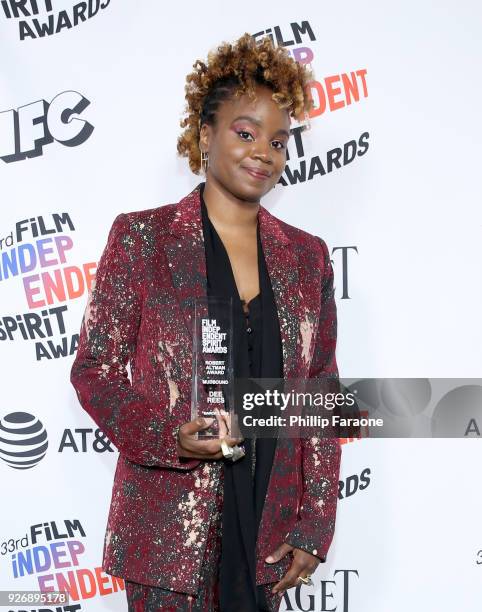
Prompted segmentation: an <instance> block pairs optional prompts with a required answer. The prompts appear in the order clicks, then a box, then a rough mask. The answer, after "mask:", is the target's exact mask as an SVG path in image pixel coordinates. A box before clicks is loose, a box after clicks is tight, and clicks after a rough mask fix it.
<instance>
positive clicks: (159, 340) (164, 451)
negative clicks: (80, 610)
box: [71, 185, 341, 594]
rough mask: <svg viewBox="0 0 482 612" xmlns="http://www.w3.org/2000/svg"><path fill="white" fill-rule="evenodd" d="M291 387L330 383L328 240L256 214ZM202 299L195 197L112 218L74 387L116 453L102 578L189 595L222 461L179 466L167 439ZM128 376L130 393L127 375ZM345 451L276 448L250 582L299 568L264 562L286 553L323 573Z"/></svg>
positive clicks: (313, 442)
mask: <svg viewBox="0 0 482 612" xmlns="http://www.w3.org/2000/svg"><path fill="white" fill-rule="evenodd" d="M258 220H259V226H260V236H261V242H262V246H263V251H264V255H265V260H266V265H267V269H268V272H269V276H270V279H271V284H272V287H273V292H274V297H275V301H276V306H277V309H278V317H279V322H280V331H281V339H282V350H283V360H284V377H285V378H309V377H311V378H314V377H321V376H322V375H324V374H326V373H329V374H332V375H334V376H337V375H338V370H337V363H336V358H335V348H336V330H337V322H336V306H335V300H334V294H333V269H332V266H331V262H330V257H329V253H328V249H327V246H326V244H325V242H324V241H323V240H321V239H320V238H318V237H317V236H313V235H311V234H309V233H307V232H305V231H302V230H301V229H298V228H296V227H293V226H291V225H288V224H287V223H284V222H283V221H281V220H280V219H278V218H276V217H275V216H273V215H272V214H271V213H270V212H268V210H267V209H266V208H264V207H263V206H262V205H261V206H260V208H259V212H258ZM205 295H206V264H205V252H204V242H203V232H202V219H201V202H200V194H199V185H198V186H197V187H196V188H195V189H194V190H193V191H192V192H191V193H190V194H188V195H187V196H185V197H184V198H182V199H181V200H180V202H178V203H175V204H167V205H165V206H160V207H158V208H153V209H148V210H143V211H136V212H129V213H122V214H119V215H118V216H117V217H116V218H115V220H114V222H113V225H112V227H111V229H110V232H109V237H108V241H107V245H106V247H105V249H104V251H103V253H102V256H101V258H100V261H99V264H98V268H97V273H96V277H95V281H94V283H93V286H92V287H91V289H90V292H89V296H88V300H87V306H86V309H85V313H84V316H83V319H82V324H81V330H80V339H79V346H78V351H77V354H76V358H75V361H74V363H73V366H72V370H71V382H72V385H73V386H74V388H75V390H76V392H77V396H78V399H79V402H80V404H81V406H82V407H83V408H84V409H85V410H86V411H87V412H88V414H89V415H90V416H91V417H92V418H93V420H94V421H95V423H96V424H97V425H98V427H99V428H101V429H102V431H103V432H105V433H106V434H107V435H108V437H109V439H110V440H111V441H112V442H113V443H114V445H115V446H116V447H117V449H118V450H119V456H118V461H117V466H116V471H115V477H114V484H113V489H112V500H111V505H110V511H109V516H108V521H107V529H106V533H105V540H104V549H103V569H104V570H105V571H106V572H107V573H109V574H111V575H115V576H121V577H123V578H125V579H128V580H132V581H135V582H141V583H144V584H148V585H153V586H158V587H162V588H168V589H173V590H176V591H182V592H186V593H191V594H195V593H196V592H197V588H198V581H199V573H200V565H201V562H202V559H203V553H204V550H205V546H206V535H207V530H208V526H209V522H210V516H211V513H212V512H213V511H214V500H215V493H216V490H217V486H218V482H219V477H220V470H221V469H222V462H221V461H203V460H199V459H181V458H179V457H178V456H177V453H176V441H175V438H174V436H173V430H174V428H175V426H176V425H180V424H182V423H185V422H186V421H190V420H191V405H190V395H191V367H192V363H191V359H192V323H193V310H194V308H193V298H194V297H195V296H205ZM128 363H130V370H131V378H132V382H131V381H130V379H129V377H128V373H127V370H126V366H127V364H128ZM340 455H341V447H340V444H339V440H338V438H336V439H326V438H325V439H318V438H309V439H308V438H306V439H303V438H301V439H292V438H291V439H290V438H279V439H278V443H277V447H276V452H275V456H274V462H273V468H272V472H271V476H270V480H269V485H268V490H267V494H266V500H265V505H264V510H263V515H262V518H261V524H260V528H259V535H258V542H257V546H256V553H257V562H256V582H257V584H264V583H268V582H275V581H277V580H279V579H281V577H282V576H283V575H284V574H285V572H286V571H287V569H288V568H289V566H290V564H291V561H292V559H293V555H292V553H288V555H286V556H285V557H284V558H283V559H282V560H280V561H279V562H277V563H275V564H268V563H266V562H265V561H264V559H265V558H266V556H267V555H268V554H269V553H271V552H272V551H274V550H275V549H276V548H277V547H278V546H279V545H280V544H282V543H283V541H286V542H288V543H289V544H291V545H293V546H295V547H298V548H302V549H304V550H307V551H308V552H310V553H312V554H314V555H316V556H318V557H319V558H320V559H321V560H322V561H324V560H325V557H326V554H327V552H328V549H329V547H330V544H331V541H332V538H333V534H334V529H335V515H336V504H337V491H338V477H339V467H340Z"/></svg>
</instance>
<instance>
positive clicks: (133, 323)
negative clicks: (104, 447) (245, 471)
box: [70, 213, 200, 470]
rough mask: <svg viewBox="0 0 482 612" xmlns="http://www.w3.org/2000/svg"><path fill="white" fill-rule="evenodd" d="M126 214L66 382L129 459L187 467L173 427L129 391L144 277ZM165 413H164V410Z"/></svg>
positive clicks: (118, 222)
mask: <svg viewBox="0 0 482 612" xmlns="http://www.w3.org/2000/svg"><path fill="white" fill-rule="evenodd" d="M133 245H134V238H133V236H131V235H130V233H129V223H128V217H127V215H126V214H124V213H121V214H120V215H118V216H117V217H116V218H115V219H114V222H113V224H112V227H111V229H110V232H109V236H108V239H107V245H106V246H105V248H104V251H103V253H102V255H101V258H100V260H99V263H98V267H97V272H96V276H95V279H94V282H93V285H92V287H91V289H90V291H89V295H88V300H87V306H86V308H85V311H84V315H83V318H82V323H81V329H80V337H79V344H78V349H77V354H76V357H75V360H74V362H73V365H72V368H71V372H70V381H71V383H72V385H73V387H74V389H75V391H76V393H77V397H78V399H79V402H80V404H81V406H82V408H84V410H85V411H86V412H87V413H88V414H89V415H90V416H91V417H92V419H93V420H94V421H95V423H96V424H97V425H98V427H99V428H100V429H101V430H102V431H103V432H104V433H106V434H107V436H108V437H109V439H110V440H111V441H112V442H113V444H114V445H115V446H116V447H117V449H118V450H119V452H120V453H122V454H124V455H125V456H126V457H127V458H128V459H129V460H130V461H133V462H134V463H139V464H141V465H147V466H158V467H162V468H178V469H183V470H186V469H191V468H193V467H196V466H197V465H199V463H200V460H199V459H183V458H180V457H178V455H177V445H176V440H175V438H174V436H173V433H172V431H173V427H174V426H173V424H172V423H170V421H169V419H165V418H163V417H162V416H161V414H160V411H159V409H158V408H157V407H156V406H155V405H154V404H152V403H151V402H150V401H149V400H148V399H147V398H146V397H145V396H144V395H143V394H142V393H140V392H139V391H138V390H137V389H135V388H133V386H132V385H131V382H130V380H129V378H128V374H127V370H126V366H127V363H128V362H129V361H130V359H131V358H132V356H133V355H134V354H135V350H136V339H137V332H138V328H139V323H140V318H141V311H142V296H143V291H144V290H143V282H144V279H143V275H142V273H141V270H140V269H139V262H140V261H141V259H142V258H141V256H139V257H135V255H134V252H135V251H134V247H133ZM166 412H167V411H166Z"/></svg>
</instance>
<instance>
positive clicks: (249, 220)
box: [203, 180, 260, 233]
mask: <svg viewBox="0 0 482 612" xmlns="http://www.w3.org/2000/svg"><path fill="white" fill-rule="evenodd" d="M203 199H204V203H205V204H206V208H207V211H208V215H209V219H210V220H211V222H212V223H213V224H214V226H215V227H216V229H219V230H220V231H221V232H225V233H236V232H241V233H243V232H244V233H251V232H252V231H253V230H255V229H256V227H257V224H258V211H259V206H260V205H259V203H255V202H248V201H246V200H241V199H239V198H237V197H236V196H234V195H233V194H232V193H229V192H227V191H226V190H225V189H224V188H223V187H222V185H220V184H219V183H218V182H217V181H215V180H206V183H205V185H204V192H203Z"/></svg>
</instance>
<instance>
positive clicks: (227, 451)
mask: <svg viewBox="0 0 482 612" xmlns="http://www.w3.org/2000/svg"><path fill="white" fill-rule="evenodd" d="M221 450H222V451H223V455H224V456H225V457H226V458H227V459H230V458H231V457H232V456H233V455H234V450H233V448H232V447H231V446H228V444H227V443H226V440H221Z"/></svg>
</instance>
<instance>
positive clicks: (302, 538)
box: [285, 238, 341, 562]
mask: <svg viewBox="0 0 482 612" xmlns="http://www.w3.org/2000/svg"><path fill="white" fill-rule="evenodd" d="M318 240H319V241H320V243H321V249H322V255H323V258H322V259H323V264H322V265H323V280H322V286H321V309H320V316H319V321H318V329H317V333H316V340H315V348H314V352H313V357H312V360H311V365H310V369H309V378H325V377H330V378H335V379H336V381H338V366H337V363H336V356H335V352H336V341H337V313H336V304H335V297H334V288H333V267H332V265H331V261H330V255H329V252H328V247H327V246H326V243H325V242H324V240H322V239H321V238H318ZM301 453H302V471H303V494H302V498H301V505H300V511H299V520H298V522H297V523H296V524H295V527H294V529H292V530H291V531H290V533H289V534H288V537H287V538H285V541H286V542H287V543H288V544H291V545H292V546H295V547H296V548H301V549H303V550H306V551H307V552H309V553H311V554H312V555H315V556H317V557H318V558H319V559H320V561H321V562H325V561H326V555H327V553H328V549H329V548H330V544H331V541H332V539H333V535H334V531H335V518H336V507H337V501H338V479H339V472H340V460H341V445H340V440H339V438H338V437H333V436H330V437H324V438H317V437H312V438H302V439H301Z"/></svg>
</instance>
